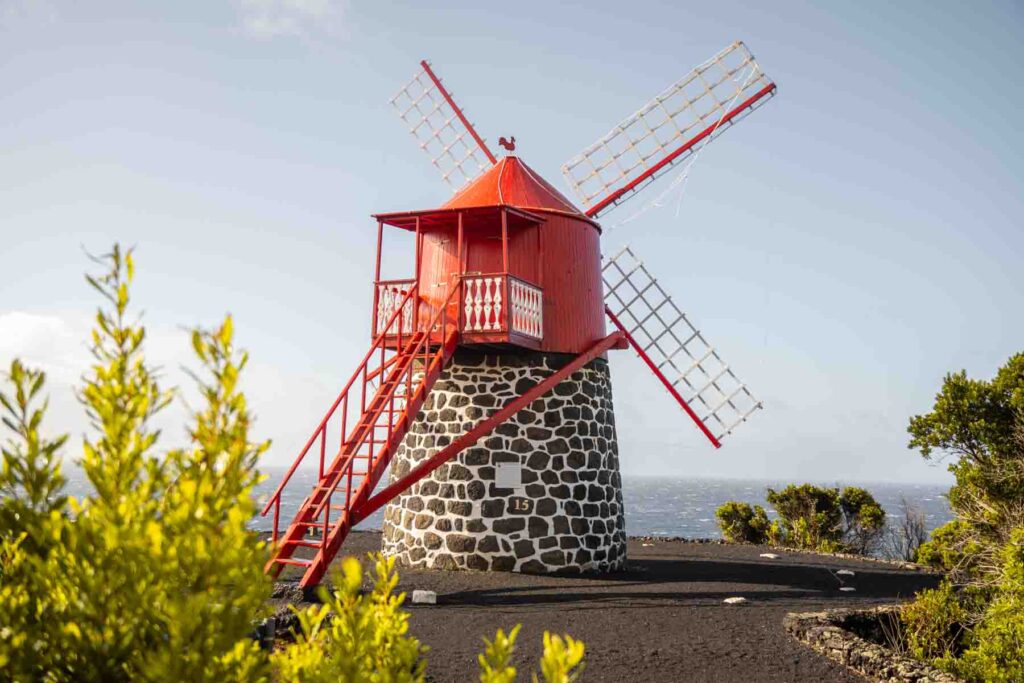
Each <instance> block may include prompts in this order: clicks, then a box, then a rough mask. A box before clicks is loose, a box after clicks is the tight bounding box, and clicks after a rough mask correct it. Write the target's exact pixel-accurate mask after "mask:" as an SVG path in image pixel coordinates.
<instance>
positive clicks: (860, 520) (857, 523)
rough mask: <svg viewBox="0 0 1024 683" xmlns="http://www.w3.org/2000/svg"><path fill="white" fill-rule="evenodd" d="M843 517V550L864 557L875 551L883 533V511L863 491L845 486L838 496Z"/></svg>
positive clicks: (876, 502) (873, 499)
mask: <svg viewBox="0 0 1024 683" xmlns="http://www.w3.org/2000/svg"><path fill="white" fill-rule="evenodd" d="M839 509H840V511H841V512H842V515H843V531H842V546H843V549H844V550H846V551H848V552H852V553H857V554H860V555H865V554H868V553H870V552H872V551H873V550H875V549H876V547H877V546H878V544H879V542H880V541H881V540H882V534H883V533H884V532H885V510H883V509H882V506H881V505H879V504H878V501H876V500H875V497H874V496H872V495H871V494H870V493H868V492H867V491H866V490H865V489H862V488H859V487H857V486H847V487H846V488H844V489H843V491H842V493H840V494H839Z"/></svg>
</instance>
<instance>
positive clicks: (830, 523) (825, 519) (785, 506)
mask: <svg viewBox="0 0 1024 683" xmlns="http://www.w3.org/2000/svg"><path fill="white" fill-rule="evenodd" d="M766 498H767V500H768V503H769V504H770V505H771V506H772V507H773V508H775V511H776V512H777V513H778V514H779V521H780V522H781V527H782V530H783V537H784V538H785V544H786V545H791V546H794V547H796V548H806V549H810V550H814V549H817V548H821V547H822V546H823V545H829V546H831V545H833V544H838V543H839V541H840V539H841V537H842V527H841V524H842V512H841V510H840V508H839V490H838V489H833V488H823V487H820V486H814V485H813V484H801V485H799V486H797V485H795V484H790V485H789V486H787V487H786V488H784V489H783V490H781V491H776V490H775V489H768V495H767V496H766Z"/></svg>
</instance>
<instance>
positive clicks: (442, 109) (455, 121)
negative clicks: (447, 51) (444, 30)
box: [391, 60, 497, 191]
mask: <svg viewBox="0 0 1024 683" xmlns="http://www.w3.org/2000/svg"><path fill="white" fill-rule="evenodd" d="M420 66H421V67H422V68H421V70H420V71H419V72H418V73H417V74H416V76H414V77H413V79H412V80H411V81H409V83H408V84H406V86H405V87H404V88H402V89H401V90H400V91H398V94H397V95H395V96H394V97H392V98H391V104H392V105H393V106H394V107H395V109H396V110H397V112H398V116H399V117H400V118H401V119H402V121H404V122H405V124H406V125H407V126H408V127H409V131H410V132H411V133H412V134H413V137H415V138H416V141H417V142H418V143H419V146H420V149H422V150H423V151H425V152H426V153H427V154H429V155H430V163H431V164H432V165H433V166H434V168H436V169H437V170H438V172H439V173H440V174H441V178H442V179H444V181H445V182H446V183H448V184H449V185H451V187H452V190H453V191H458V190H459V189H460V188H462V187H463V186H464V185H465V184H466V183H468V182H469V181H470V180H473V179H474V178H476V177H477V176H478V175H480V173H482V172H483V171H485V170H487V169H488V168H490V167H491V165H493V164H495V163H497V161H496V159H495V158H494V155H493V154H491V151H490V150H489V149H488V148H487V143H485V142H484V140H483V138H481V137H480V136H479V135H477V132H476V129H475V128H473V124H472V123H470V122H469V120H468V119H467V118H466V115H465V114H464V113H463V111H462V109H461V108H460V107H459V105H457V104H456V103H455V100H454V99H452V95H451V93H450V92H448V90H447V89H446V88H445V87H444V85H443V84H442V83H441V79H440V78H438V77H437V75H436V74H435V73H434V71H433V70H432V69H431V68H430V64H429V63H428V62H427V61H426V60H424V61H422V62H420Z"/></svg>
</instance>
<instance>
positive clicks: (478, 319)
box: [473, 278, 484, 332]
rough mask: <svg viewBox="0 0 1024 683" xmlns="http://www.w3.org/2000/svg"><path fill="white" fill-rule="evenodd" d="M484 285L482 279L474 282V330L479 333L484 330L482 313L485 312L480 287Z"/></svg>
mask: <svg viewBox="0 0 1024 683" xmlns="http://www.w3.org/2000/svg"><path fill="white" fill-rule="evenodd" d="M482 285H483V281H482V280H481V279H479V278H477V279H475V280H473V288H474V289H475V291H474V292H473V314H474V320H475V321H474V324H473V329H474V330H475V331H477V332H479V331H481V330H482V329H483V317H482V312H483V310H484V305H483V302H482V299H483V294H481V292H480V287H481V286H482Z"/></svg>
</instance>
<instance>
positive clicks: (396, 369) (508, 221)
mask: <svg viewBox="0 0 1024 683" xmlns="http://www.w3.org/2000/svg"><path fill="white" fill-rule="evenodd" d="M420 66H421V70H420V71H419V72H418V73H417V74H416V76H415V78H414V79H413V80H412V81H411V82H410V83H408V84H407V85H406V86H405V87H404V88H403V89H402V90H401V91H400V92H399V93H398V95H396V96H395V98H393V99H392V104H393V105H394V106H395V107H396V109H397V110H398V112H399V115H400V117H401V118H402V120H403V121H404V122H405V123H406V124H407V125H408V127H409V129H410V130H411V132H412V134H413V135H414V136H415V137H416V139H417V141H418V143H419V146H420V147H421V148H422V149H423V150H424V151H426V152H427V153H428V154H430V157H431V163H432V165H433V166H434V167H435V168H436V169H437V171H438V172H439V173H440V175H441V177H442V179H443V180H444V181H445V182H447V183H448V184H449V185H451V186H452V188H453V189H454V190H455V194H454V196H453V197H452V198H451V199H450V200H449V201H448V202H447V203H446V204H445V205H444V206H442V207H440V208H437V209H430V210H425V211H405V212H397V213H383V214H377V215H376V216H375V218H376V220H377V230H378V232H377V255H376V264H375V276H374V286H373V308H372V320H371V338H372V343H371V346H370V349H369V350H368V351H367V353H366V355H365V356H364V358H363V360H362V361H361V362H360V364H359V366H358V367H357V369H356V371H355V372H354V373H353V375H352V377H351V379H350V380H349V381H348V383H347V384H346V385H345V386H344V387H343V389H342V391H341V393H340V394H339V395H338V397H337V399H336V400H335V401H334V402H333V403H332V405H331V406H330V408H329V409H328V411H327V413H326V415H325V416H324V418H323V419H322V420H321V421H320V423H319V424H318V425H317V427H316V428H315V430H314V432H313V434H312V436H311V437H310V438H309V440H308V441H307V443H306V444H305V446H304V448H303V449H302V450H301V452H300V454H299V456H298V457H297V458H296V460H295V462H294V463H293V464H292V466H291V468H289V470H288V471H287V473H286V474H285V476H284V478H283V480H282V482H281V483H280V485H279V486H278V488H277V489H276V491H275V492H274V494H273V495H272V496H271V497H270V498H269V500H268V501H267V503H266V505H265V506H264V508H263V510H262V512H263V514H264V515H267V514H272V515H273V539H274V542H275V543H274V551H273V555H272V557H271V559H270V560H269V562H268V563H267V567H266V569H267V571H268V572H270V573H272V574H275V575H276V574H277V573H278V572H280V571H281V569H282V568H283V567H286V566H290V565H293V566H298V567H300V568H301V569H302V571H303V577H302V580H301V583H302V585H304V586H308V585H313V584H316V583H318V582H319V581H320V580H321V578H322V577H323V575H324V572H325V571H326V569H327V566H328V565H329V563H330V561H331V559H333V557H334V556H335V555H336V553H337V552H338V550H339V549H340V548H341V546H342V543H343V542H344V540H345V538H346V536H347V535H348V532H349V531H350V530H351V529H352V527H353V526H355V525H356V524H358V523H359V522H360V521H362V520H364V519H366V518H367V517H368V516H369V515H370V514H372V513H373V512H375V511H377V510H378V509H380V508H381V507H384V506H387V507H386V509H385V513H384V519H385V523H384V540H383V550H384V552H385V553H386V554H391V555H395V556H397V557H398V558H399V560H400V562H401V563H402V564H405V565H411V566H422V567H434V568H442V569H444V568H448V569H461V568H466V569H478V570H512V571H524V572H548V571H609V570H614V569H617V568H619V567H621V566H622V565H623V563H624V562H625V523H624V517H623V508H622V491H621V479H620V476H619V464H618V445H617V438H616V431H615V418H614V408H613V405H612V395H611V376H610V372H609V370H608V365H607V360H606V358H605V356H606V353H607V352H608V351H610V350H613V349H626V348H632V349H633V350H634V351H635V352H636V353H637V354H638V355H639V356H640V358H642V359H643V361H644V363H645V364H646V365H647V366H648V367H649V368H650V369H651V371H652V372H653V373H654V375H655V376H656V377H657V378H658V380H659V381H660V382H661V383H662V384H663V385H664V387H665V388H666V389H667V391H668V393H669V394H670V395H671V397H672V398H673V399H674V400H675V401H677V402H678V403H679V405H680V406H681V408H682V409H683V411H684V412H685V413H686V414H687V415H688V416H689V417H690V419H692V421H693V422H694V423H695V425H696V426H697V427H698V429H699V430H700V431H701V432H702V433H703V434H704V436H705V437H706V438H707V439H708V440H709V441H710V442H711V444H713V445H714V446H715V447H719V446H721V441H722V439H724V438H726V437H727V436H728V435H729V434H731V433H732V432H733V430H734V429H736V428H737V427H738V426H739V425H740V424H742V423H743V422H745V421H746V420H747V419H748V418H749V417H750V416H751V415H752V414H753V413H754V412H755V411H756V410H758V409H759V408H760V407H761V403H760V402H759V401H758V400H757V399H756V398H755V397H754V395H753V394H752V393H751V392H750V390H749V389H748V388H747V387H746V385H745V384H743V383H742V382H741V381H740V380H739V379H738V378H737V376H736V375H735V374H734V373H733V370H732V368H730V367H729V365H728V364H726V363H725V362H724V361H723V360H722V358H721V357H720V355H719V354H718V351H717V350H716V349H715V347H713V346H711V344H710V343H709V342H708V341H707V340H706V338H705V337H704V335H703V334H702V333H701V332H700V330H699V329H698V328H697V327H696V326H695V325H694V323H693V322H692V321H691V319H690V318H689V317H688V316H687V315H686V314H685V313H684V312H683V311H682V310H681V309H680V308H679V306H678V305H677V303H676V302H675V300H673V298H672V297H671V296H670V295H669V294H668V293H667V292H666V291H665V290H664V289H663V287H662V286H661V284H660V283H659V282H658V281H657V280H656V279H655V278H654V277H653V275H652V274H651V273H650V271H649V270H648V269H647V267H646V266H645V265H644V264H643V262H642V261H641V260H640V259H639V258H638V257H637V256H636V254H635V252H634V251H633V249H632V248H630V247H628V246H627V247H625V248H623V249H622V250H621V251H618V252H617V253H615V254H614V255H611V256H608V255H602V253H601V244H600V238H601V226H600V224H599V223H598V222H597V221H596V219H597V218H598V217H599V216H603V215H605V214H606V213H607V212H609V211H611V210H612V209H614V208H615V207H616V206H618V205H620V204H622V203H624V202H626V201H628V200H629V199H631V198H632V197H634V196H636V195H637V193H638V192H639V191H640V190H641V189H643V188H644V187H646V186H647V185H649V184H650V183H652V182H653V181H654V180H655V179H657V178H658V177H659V176H661V175H664V174H665V173H667V172H668V171H669V170H671V169H672V168H673V167H676V166H678V165H679V164H681V163H683V162H686V161H687V160H690V162H691V163H692V160H693V159H695V158H696V155H697V154H699V152H700V150H701V149H703V147H704V146H705V145H706V144H707V143H708V142H709V141H710V140H712V139H714V138H716V137H718V136H719V135H721V134H722V133H723V132H724V131H725V130H727V129H728V128H730V127H731V126H733V125H734V124H735V123H736V122H737V121H739V120H740V119H741V118H743V117H745V116H746V115H748V114H749V113H750V112H751V111H753V110H754V109H757V108H759V107H760V106H762V105H763V104H764V103H765V102H766V101H767V100H768V99H769V98H771V97H772V96H773V95H774V94H775V90H776V86H775V84H774V83H773V82H772V81H770V80H769V79H768V78H767V76H765V74H764V73H763V72H762V71H761V68H760V66H759V65H758V63H757V62H756V60H755V59H754V57H753V55H751V53H750V52H749V50H747V48H746V46H745V45H744V44H743V43H740V42H737V43H734V44H732V45H730V46H729V47H727V48H726V49H725V50H723V51H721V52H719V53H718V54H717V55H715V56H714V57H712V58H711V59H710V60H708V61H706V62H704V63H703V64H701V65H699V66H698V67H696V68H695V69H693V70H692V71H690V72H689V73H687V74H686V75H684V76H683V77H682V78H681V79H679V80H678V81H676V82H675V83H673V84H672V85H671V86H670V87H669V88H667V89H666V90H665V91H663V92H662V93H660V94H659V95H658V96H656V97H655V98H654V99H653V100H651V101H650V102H648V103H647V104H645V105H644V106H643V107H641V108H640V109H639V110H638V111H637V112H636V113H634V114H633V115H631V116H629V117H627V118H626V119H625V120H623V121H622V122H621V123H619V124H618V125H616V126H615V127H613V128H612V130H611V131H610V132H609V133H608V134H606V135H605V136H604V137H602V138H600V139H599V140H598V141H597V142H595V143H594V144H593V145H591V146H589V147H587V148H586V149H585V150H584V151H583V152H581V153H580V154H578V155H577V156H575V157H573V158H572V159H570V160H569V161H568V162H567V163H566V164H565V165H564V166H563V167H562V172H563V174H564V176H565V178H566V180H567V181H568V183H569V185H570V187H571V188H572V190H573V192H574V193H575V194H576V196H577V197H578V198H579V200H580V202H581V204H582V205H583V206H584V207H585V208H584V209H583V210H580V209H578V208H577V207H576V205H574V204H573V203H572V202H571V201H569V200H568V199H567V198H565V197H564V196H563V195H562V194H561V193H560V192H559V191H558V190H557V189H555V187H553V186H552V185H551V184H549V183H548V182H547V181H545V180H544V179H543V178H542V177H541V176H540V175H539V174H537V173H536V172H535V171H533V169H531V168H530V167H529V166H527V165H526V164H525V163H524V162H523V161H522V160H520V159H519V158H518V157H515V156H512V155H507V156H505V157H503V158H501V159H498V158H496V157H495V156H494V154H493V153H492V152H491V150H490V149H489V148H488V146H487V144H486V142H485V140H484V139H483V138H481V137H480V135H479V134H478V133H477V132H476V129H475V128H474V126H473V125H472V124H471V123H470V121H469V120H468V119H467V118H466V115H465V113H464V112H463V110H462V109H461V108H460V107H459V106H458V105H457V104H456V102H455V100H454V99H453V97H452V94H451V93H450V92H449V91H448V90H447V88H446V87H445V86H444V84H443V83H442V81H441V79H440V78H438V76H437V75H436V73H435V72H434V71H433V69H432V67H431V66H430V64H429V63H427V62H426V61H423V62H421V63H420ZM501 142H502V147H504V148H505V149H506V150H508V151H509V152H511V151H512V150H514V147H515V141H514V138H511V139H509V140H505V139H504V138H502V141H501ZM385 227H389V228H395V229H398V230H404V231H408V232H409V233H411V234H412V235H413V236H414V240H415V254H414V255H413V261H414V270H413V276H412V277H411V278H408V279H405V280H382V279H381V277H380V273H381V250H382V242H383V236H384V228H385ZM606 324H607V327H608V328H610V329H611V332H610V333H608V331H607V329H606ZM304 461H308V462H315V463H317V464H316V467H317V483H316V485H315V486H314V487H313V489H312V490H311V491H310V492H309V493H308V495H307V496H306V497H305V499H304V500H303V501H302V503H301V504H300V505H299V508H298V511H297V512H296V513H295V515H294V518H293V520H292V521H291V523H290V524H289V525H288V526H287V527H286V528H284V529H283V530H282V527H281V520H280V516H281V506H282V496H283V493H284V491H285V490H286V487H287V486H288V485H289V483H290V482H291V480H292V476H293V475H294V473H295V471H296V469H297V468H298V467H299V465H300V464H301V463H302V462H304ZM385 474H388V475H389V480H388V483H387V485H386V486H384V487H383V488H380V490H377V489H378V484H380V483H381V482H382V480H383V478H384V475H385Z"/></svg>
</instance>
